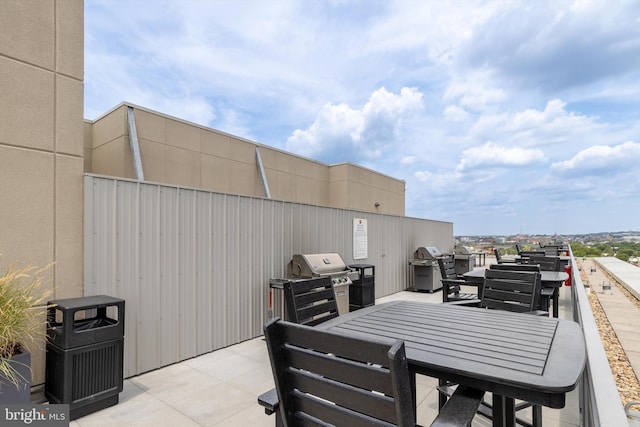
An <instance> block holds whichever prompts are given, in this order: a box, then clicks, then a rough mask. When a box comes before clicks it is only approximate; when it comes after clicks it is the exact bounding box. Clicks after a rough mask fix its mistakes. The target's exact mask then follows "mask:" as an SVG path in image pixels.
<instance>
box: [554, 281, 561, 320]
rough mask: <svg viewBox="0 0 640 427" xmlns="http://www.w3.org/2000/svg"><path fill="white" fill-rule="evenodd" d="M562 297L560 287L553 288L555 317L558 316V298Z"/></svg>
mask: <svg viewBox="0 0 640 427" xmlns="http://www.w3.org/2000/svg"><path fill="white" fill-rule="evenodd" d="M559 298H560V288H553V317H556V318H557V317H558V299H559Z"/></svg>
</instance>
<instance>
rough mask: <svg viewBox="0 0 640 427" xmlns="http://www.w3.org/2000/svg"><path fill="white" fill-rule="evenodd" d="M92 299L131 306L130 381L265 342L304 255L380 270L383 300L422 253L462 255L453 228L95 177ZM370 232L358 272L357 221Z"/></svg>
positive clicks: (89, 275)
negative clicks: (273, 291) (275, 289)
mask: <svg viewBox="0 0 640 427" xmlns="http://www.w3.org/2000/svg"><path fill="white" fill-rule="evenodd" d="M85 188H86V189H87V190H86V194H85V198H86V200H85V248H86V251H85V282H86V285H85V295H96V294H107V295H112V296H116V297H120V298H123V299H125V300H126V307H127V313H126V316H127V318H126V331H125V375H126V376H132V375H136V374H139V373H142V372H146V371H149V370H152V369H155V368H158V367H161V366H165V365H168V364H171V363H174V362H178V361H180V360H184V359H187V358H190V357H193V356H196V355H199V354H203V353H206V352H209V351H212V350H215V349H218V348H221V347H225V346H228V345H232V344H235V343H237V342H241V341H244V340H246V339H250V338H253V337H256V336H259V335H261V334H262V325H263V324H264V322H265V320H266V315H267V305H268V296H269V289H268V282H269V279H270V278H273V277H284V276H286V265H287V264H288V262H289V261H290V260H291V256H292V255H293V254H295V253H320V252H338V253H340V254H341V255H342V257H343V258H344V260H345V262H347V263H348V264H353V263H355V262H358V263H367V264H374V265H375V266H376V297H381V296H384V295H388V294H391V293H394V292H398V291H400V290H403V289H406V287H407V286H408V284H409V273H410V271H409V265H408V260H409V259H410V258H411V257H412V255H413V252H414V251H415V249H416V248H417V247H418V246H432V245H433V246H438V247H439V248H441V250H443V251H446V250H451V249H452V248H453V225H452V224H451V223H445V222H439V221H428V220H420V219H415V218H403V217H394V216H386V215H377V214H373V213H365V212H357V211H351V210H345V209H336V208H329V207H322V206H312V205H302V204H298V203H290V202H282V201H276V200H268V199H259V198H251V197H244V196H236V195H229V194H219V193H211V192H207V191H200V190H194V189H186V188H178V187H171V186H163V185H156V184H143V183H142V184H141V183H137V182H132V181H127V180H117V179H111V178H105V177H98V176H93V175H87V176H86V177H85ZM354 218H364V219H366V220H367V223H368V240H369V242H368V243H369V244H368V255H369V257H368V258H367V259H366V260H357V261H355V262H354V260H353V246H352V245H353V242H352V236H353V230H352V229H353V219H354Z"/></svg>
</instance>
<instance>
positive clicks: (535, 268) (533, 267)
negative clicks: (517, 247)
mask: <svg viewBox="0 0 640 427" xmlns="http://www.w3.org/2000/svg"><path fill="white" fill-rule="evenodd" d="M489 268H490V269H491V270H511V271H532V272H534V273H539V272H540V266H539V265H537V264H491V265H490V266H489Z"/></svg>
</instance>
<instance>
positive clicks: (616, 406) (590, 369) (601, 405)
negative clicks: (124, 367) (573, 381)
mask: <svg viewBox="0 0 640 427" xmlns="http://www.w3.org/2000/svg"><path fill="white" fill-rule="evenodd" d="M570 255H571V270H572V272H573V274H572V275H571V276H572V278H571V281H572V283H571V285H572V286H571V296H572V298H571V300H572V304H573V317H574V320H575V321H576V322H577V323H579V324H580V325H581V326H582V330H583V332H584V338H585V344H586V350H587V365H586V367H585V370H584V373H583V374H582V379H581V381H580V384H579V407H580V425H581V426H585V427H592V426H593V427H599V426H626V425H628V421H627V417H626V415H625V412H624V408H623V406H622V401H621V400H620V395H619V394H618V388H617V386H616V383H615V380H614V378H613V374H612V372H611V368H610V366H609V361H608V359H607V355H606V353H605V349H604V347H603V345H602V340H601V339H600V333H599V331H598V326H597V325H596V321H595V318H594V317H593V312H592V311H591V305H590V304H589V299H588V297H587V292H586V291H585V288H584V284H583V283H582V279H581V278H580V274H579V271H578V268H577V264H576V262H575V259H574V257H573V252H570Z"/></svg>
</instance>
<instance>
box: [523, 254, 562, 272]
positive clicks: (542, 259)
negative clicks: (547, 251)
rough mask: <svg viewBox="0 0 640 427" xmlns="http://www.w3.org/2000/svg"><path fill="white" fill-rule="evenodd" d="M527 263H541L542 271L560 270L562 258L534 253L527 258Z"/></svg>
mask: <svg viewBox="0 0 640 427" xmlns="http://www.w3.org/2000/svg"><path fill="white" fill-rule="evenodd" d="M527 264H530V265H539V266H540V271H560V258H558V257H557V256H544V255H533V256H530V257H529V259H527Z"/></svg>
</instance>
